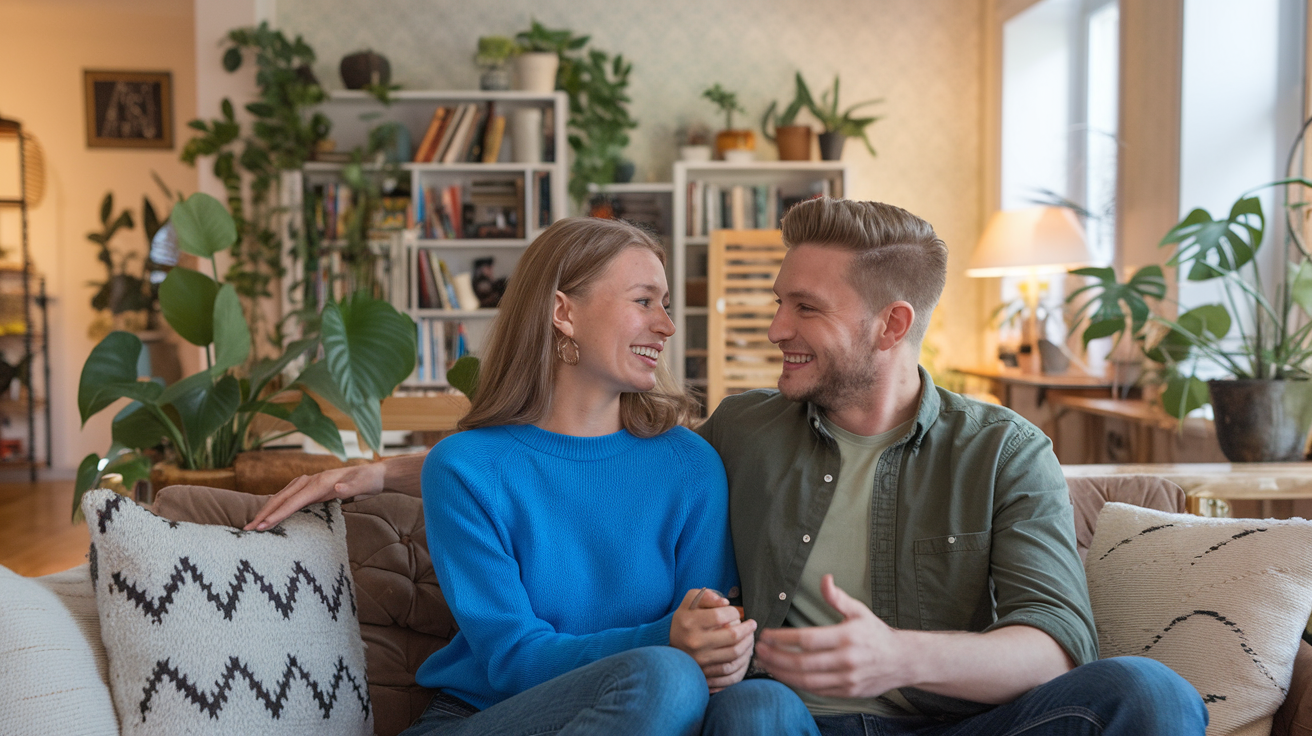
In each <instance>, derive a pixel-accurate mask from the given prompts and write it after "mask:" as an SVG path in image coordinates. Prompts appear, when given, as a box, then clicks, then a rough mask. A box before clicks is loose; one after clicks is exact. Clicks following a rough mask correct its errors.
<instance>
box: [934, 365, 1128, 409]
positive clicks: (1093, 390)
mask: <svg viewBox="0 0 1312 736" xmlns="http://www.w3.org/2000/svg"><path fill="white" fill-rule="evenodd" d="M952 370H954V371H956V372H957V373H961V374H963V375H967V376H973V377H975V378H982V379H984V380H986V381H989V382H991V383H992V384H993V386H994V391H993V393H994V394H995V395H997V396H998V398H999V399H1001V400H1002V405H1003V406H1007V407H1010V406H1012V400H1011V399H1012V397H1011V390H1012V388H1014V387H1018V386H1023V387H1028V388H1034V389H1038V392H1039V398H1038V403H1039V404H1043V402H1044V400H1045V399H1046V398H1047V394H1048V392H1050V391H1057V392H1063V393H1067V392H1074V393H1075V394H1076V395H1095V396H1098V395H1101V396H1108V397H1110V396H1111V389H1112V383H1111V381H1109V380H1107V379H1106V378H1103V377H1102V376H1090V375H1089V374H1087V373H1060V374H1048V373H1029V372H1026V371H1022V370H1021V369H1019V368H1007V367H1004V366H976V367H973V368H953V369H952ZM1054 395H1055V394H1054Z"/></svg>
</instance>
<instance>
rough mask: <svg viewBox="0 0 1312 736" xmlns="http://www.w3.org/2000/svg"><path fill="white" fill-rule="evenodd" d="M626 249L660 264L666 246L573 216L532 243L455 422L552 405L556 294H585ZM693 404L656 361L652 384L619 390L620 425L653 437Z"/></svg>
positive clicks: (493, 421) (692, 410) (517, 417)
mask: <svg viewBox="0 0 1312 736" xmlns="http://www.w3.org/2000/svg"><path fill="white" fill-rule="evenodd" d="M629 248H643V249H645V250H649V251H651V252H652V253H654V254H655V255H656V257H657V258H658V259H660V262H661V264H662V265H664V264H665V250H664V249H663V248H662V247H661V246H660V244H659V243H657V242H656V241H655V240H654V239H652V237H651V236H650V235H648V234H647V233H645V232H643V231H642V230H640V229H638V228H636V227H634V226H632V225H629V224H628V223H624V222H620V221H618V220H602V219H597V218H592V217H572V218H566V219H564V220H560V221H558V222H557V223H556V224H554V225H552V226H551V227H549V228H547V229H546V230H545V231H544V232H543V233H542V234H541V235H539V236H538V238H537V240H534V241H533V244H532V245H530V246H529V247H528V248H527V249H526V250H525V251H524V255H523V257H522V258H520V261H519V266H518V267H516V268H515V273H514V275H513V276H512V277H511V279H510V283H509V285H508V286H507V288H506V295H505V296H504V297H502V299H501V304H500V305H499V307H500V310H501V311H500V313H499V314H498V315H497V318H496V321H495V322H494V323H493V324H492V329H491V334H490V335H489V338H488V343H487V348H486V349H485V350H484V356H483V359H482V363H481V365H480V367H479V374H478V387H477V390H475V392H474V399H473V401H472V405H471V406H470V409H469V413H468V414H466V415H465V416H464V418H463V419H461V420H460V424H459V428H460V429H462V430H464V429H476V428H478V427H491V426H497V425H503V424H532V423H533V422H536V421H538V420H539V419H541V418H542V417H543V416H545V415H546V412H547V409H548V408H549V407H550V406H551V392H552V390H553V388H554V386H555V381H556V372H557V371H558V370H560V363H561V361H560V359H559V358H558V357H557V355H556V340H557V335H558V331H557V330H556V327H555V325H553V324H552V321H551V315H552V312H553V310H554V306H555V299H556V292H557V291H560V292H562V293H564V294H566V295H568V296H572V297H586V296H587V292H588V289H589V287H591V286H592V284H593V282H595V281H596V280H597V279H598V278H600V276H601V275H602V274H603V273H605V271H606V268H607V267H608V266H609V265H610V264H611V262H612V261H614V260H615V258H616V257H618V256H619V255H620V254H621V253H623V252H624V251H625V250H627V249H629ZM696 416H697V414H696V404H695V403H694V402H693V401H692V399H690V398H689V397H688V396H687V394H685V393H684V392H683V391H682V390H680V388H679V387H678V385H677V384H675V382H674V378H673V377H672V376H671V375H670V371H669V368H668V366H666V364H665V361H661V362H660V363H659V364H657V366H656V387H655V388H654V389H652V390H651V391H645V392H641V393H638V392H635V393H624V394H621V395H620V424H621V425H622V426H623V427H624V428H625V429H627V430H628V431H629V432H630V433H632V434H634V435H637V436H638V437H654V436H655V435H658V434H661V433H662V432H666V431H668V430H669V429H670V428H671V427H673V426H674V425H676V424H688V423H690V422H692V421H694V419H695V417H696Z"/></svg>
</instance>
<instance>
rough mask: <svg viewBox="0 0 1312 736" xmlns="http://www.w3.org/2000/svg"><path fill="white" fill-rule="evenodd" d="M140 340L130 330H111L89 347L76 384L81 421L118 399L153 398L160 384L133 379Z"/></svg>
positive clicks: (83, 422)
mask: <svg viewBox="0 0 1312 736" xmlns="http://www.w3.org/2000/svg"><path fill="white" fill-rule="evenodd" d="M141 350H142V344H141V340H140V339H139V338H138V337H137V336H136V335H133V334H132V333H130V332H111V333H109V335H107V336H106V337H105V339H104V340H101V341H100V343H99V344H98V345H96V346H95V347H94V348H92V349H91V355H89V356H87V362H86V363H85V364H83V366H82V377H81V379H80V380H79V381H78V387H77V408H78V413H79V414H80V415H81V416H82V424H83V425H85V424H86V423H87V420H88V419H90V418H91V417H92V416H94V415H95V414H96V413H97V412H99V411H100V410H101V409H104V408H105V407H107V406H109V405H110V404H112V403H114V402H115V401H117V400H118V399H122V398H129V399H133V400H136V401H153V400H155V399H156V398H157V397H158V396H159V395H160V391H161V390H162V387H161V386H160V385H159V384H158V383H155V382H153V381H139V380H137V361H138V359H139V358H140V356H141Z"/></svg>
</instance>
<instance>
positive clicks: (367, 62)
mask: <svg viewBox="0 0 1312 736" xmlns="http://www.w3.org/2000/svg"><path fill="white" fill-rule="evenodd" d="M338 70H339V71H340V72H341V73H342V84H345V85H346V88H347V89H364V88H365V87H367V86H369V85H371V84H381V85H386V84H387V83H389V82H391V81H392V65H391V63H389V62H388V61H387V57H386V56H383V55H382V54H377V53H374V52H373V51H358V52H356V53H354V54H348V55H346V56H343V57H342V63H341V65H340V66H339V67H338Z"/></svg>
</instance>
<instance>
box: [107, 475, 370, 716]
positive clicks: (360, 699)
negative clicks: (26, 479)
mask: <svg viewBox="0 0 1312 736" xmlns="http://www.w3.org/2000/svg"><path fill="white" fill-rule="evenodd" d="M82 512H83V514H85V515H86V518H87V526H88V527H90V529H91V552H90V565H91V579H92V582H93V583H94V584H95V590H96V605H97V607H98V608H99V611H100V628H101V638H102V639H103V640H104V642H105V649H106V652H107V653H108V655H109V673H110V689H111V690H112V692H113V696H114V705H115V708H116V709H117V710H118V715H119V721H120V723H121V724H122V728H123V733H124V734H125V735H126V734H180V733H204V734H255V733H259V734H293V733H295V734H313V735H314V736H328V735H329V734H351V735H352V736H355V735H357V734H370V733H372V732H373V712H372V706H371V705H370V702H369V689H368V683H367V682H366V680H365V658H364V644H363V642H362V641H361V639H360V625H359V622H358V620H357V618H356V608H355V593H354V587H353V584H352V581H351V573H350V566H349V563H348V561H347V556H346V525H345V523H344V521H343V519H342V512H341V505H340V504H339V503H338V502H337V501H332V502H330V503H326V504H316V505H313V506H310V507H309V508H306V509H304V510H302V511H299V512H297V513H295V514H293V515H292V516H291V517H290V518H289V519H287V520H286V521H284V522H283V523H282V524H280V525H278V526H276V527H274V528H273V529H270V530H268V531H265V532H243V531H240V530H238V529H233V528H230V527H226V526H206V525H202V524H191V523H186V522H175V521H168V520H166V519H162V518H160V517H158V516H155V515H154V514H152V513H150V512H149V511H147V510H145V509H143V508H141V507H140V506H138V505H137V504H136V503H134V502H133V501H131V500H129V499H127V498H125V497H123V496H120V495H118V494H116V493H114V492H113V491H93V492H90V493H87V494H86V495H85V496H84V497H83V500H82Z"/></svg>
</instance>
